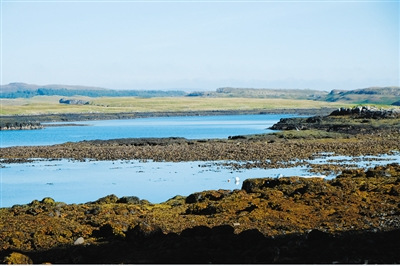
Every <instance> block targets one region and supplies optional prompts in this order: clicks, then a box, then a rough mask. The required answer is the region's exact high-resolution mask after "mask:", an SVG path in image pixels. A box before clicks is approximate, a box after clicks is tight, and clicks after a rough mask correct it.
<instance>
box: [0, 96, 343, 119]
mask: <svg viewBox="0 0 400 266" xmlns="http://www.w3.org/2000/svg"><path fill="white" fill-rule="evenodd" d="M60 98H62V97H61V96H36V97H33V98H17V99H0V101H1V112H0V114H1V115H23V114H30V115H33V114H59V113H91V112H96V113H119V112H165V111H170V112H173V111H181V112H182V111H210V110H255V109H293V108H322V107H331V108H337V107H343V106H350V104H343V103H329V102H324V101H312V100H289V99H260V98H202V97H195V98H194V97H162V98H137V97H100V98H89V97H82V96H79V97H72V98H73V99H82V100H85V101H89V102H90V104H88V105H69V104H60V103H59V100H60Z"/></svg>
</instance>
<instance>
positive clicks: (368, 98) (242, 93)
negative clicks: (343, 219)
mask: <svg viewBox="0 0 400 266" xmlns="http://www.w3.org/2000/svg"><path fill="white" fill-rule="evenodd" d="M54 95H57V96H63V97H71V96H87V97H93V98H95V97H142V98H151V97H204V98H233V97H238V98H269V99H293V100H314V101H326V102H345V103H354V104H385V105H397V106H400V87H398V86H387V87H370V88H364V89H356V90H332V91H330V92H328V91H322V90H311V89H264V88H258V89H255V88H233V87H224V88H218V89H216V90H215V91H194V92H185V91H181V90H112V89H104V88H99V87H87V86H76V85H43V86H39V85H33V84H26V83H10V84H8V85H2V86H1V93H0V98H31V97H34V96H54Z"/></svg>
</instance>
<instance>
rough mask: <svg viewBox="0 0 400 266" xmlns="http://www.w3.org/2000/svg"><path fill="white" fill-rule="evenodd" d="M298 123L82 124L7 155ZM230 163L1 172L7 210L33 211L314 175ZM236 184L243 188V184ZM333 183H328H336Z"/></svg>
mask: <svg viewBox="0 0 400 266" xmlns="http://www.w3.org/2000/svg"><path fill="white" fill-rule="evenodd" d="M283 117H292V115H235V116H202V117H163V118H142V119H131V120H104V121H86V122H76V123H79V124H89V126H68V127H49V128H45V129H42V130H23V131H0V137H1V147H7V146H22V145H52V144H57V143H64V142H67V141H81V140H93V139H113V138H138V137H185V138H188V139H207V138H227V137H228V136H235V135H246V134H259V133H266V132H271V131H270V130H267V128H268V127H270V126H272V125H273V124H274V123H276V122H277V121H279V119H280V118H283ZM392 162H397V163H400V155H399V154H398V153H397V154H394V155H382V156H379V157H368V156H365V157H357V158H352V157H343V156H341V157H340V156H334V155H333V154H319V155H318V156H316V158H315V159H314V160H310V161H309V163H316V164H324V163H330V164H342V165H348V167H349V168H351V167H373V166H375V165H382V164H388V163H392ZM220 163H223V162H179V163H172V162H152V161H148V162H143V161H138V160H130V161H121V160H118V161H89V160H88V161H86V162H80V161H71V160H40V159H37V160H35V161H33V162H30V163H16V164H1V160H0V167H1V168H0V207H10V206H12V205H14V204H26V203H29V202H31V201H32V200H34V199H38V200H41V199H43V198H44V197H52V198H54V199H55V200H56V201H62V202H66V203H85V202H89V201H95V200H97V199H98V198H100V197H104V196H106V195H109V194H115V195H117V196H118V197H122V196H138V197H139V198H141V199H147V200H149V201H151V202H153V203H159V202H163V201H166V200H168V199H169V198H171V197H174V196H176V195H183V196H187V195H189V194H191V193H193V192H197V191H203V190H210V189H231V190H233V189H239V188H241V185H242V182H243V180H245V179H248V178H256V177H276V176H277V175H279V174H281V175H283V176H310V175H314V174H312V173H310V172H309V169H307V168H306V167H295V168H282V169H241V170H233V169H231V168H229V167H224V166H221V165H220ZM235 177H239V178H240V181H239V182H237V183H235ZM332 177H333V176H328V178H332Z"/></svg>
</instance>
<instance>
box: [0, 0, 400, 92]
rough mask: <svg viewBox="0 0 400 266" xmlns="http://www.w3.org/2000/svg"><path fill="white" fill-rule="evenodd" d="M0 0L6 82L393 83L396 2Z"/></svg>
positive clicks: (187, 85)
mask: <svg viewBox="0 0 400 266" xmlns="http://www.w3.org/2000/svg"><path fill="white" fill-rule="evenodd" d="M0 1H1V84H3V85H4V84H8V83H11V82H24V83H30V84H37V85H45V84H66V85H86V86H98V87H103V88H110V89H132V90H149V89H150V90H154V89H155V90H168V89H184V90H188V91H194V90H215V89H216V88H220V87H241V88H291V89H317V90H326V91H330V90H333V89H343V90H348V89H358V88H366V87H371V86H399V85H400V70H399V62H400V59H399V49H400V48H399V47H400V44H399V13H400V1H398V0H397V1H361V0H359V1H256V0H254V1H218V0H217V1H206V0H204V1H201V0H199V1H179V0H175V1H167V0H164V1H162V0H160V1H152V0H147V1H129V0H125V1H118V0H117V1H90V0H88V1H76V0H75V1H74V0H64V1H58V0H55V1H46V0H42V1H30V0H24V1H18V0H0Z"/></svg>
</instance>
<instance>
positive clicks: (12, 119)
mask: <svg viewBox="0 0 400 266" xmlns="http://www.w3.org/2000/svg"><path fill="white" fill-rule="evenodd" d="M336 109H337V108H293V109H287V108H285V109H253V110H210V111H182V112H177V111H171V112H119V113H60V114H37V115H3V116H0V117H1V119H2V124H6V123H12V124H13V123H16V122H17V123H44V122H74V121H90V120H111V119H135V118H147V117H168V116H216V115H247V114H249V115H250V114H299V115H326V114H329V113H330V112H332V111H334V110H336ZM0 126H1V125H0Z"/></svg>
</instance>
